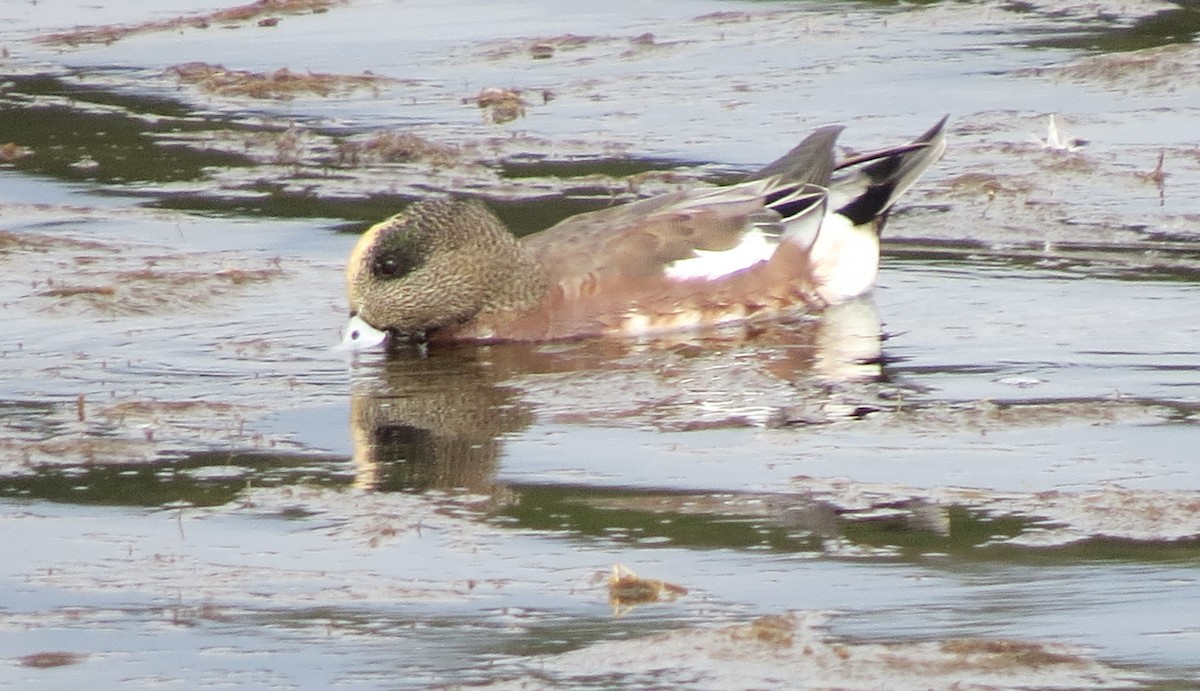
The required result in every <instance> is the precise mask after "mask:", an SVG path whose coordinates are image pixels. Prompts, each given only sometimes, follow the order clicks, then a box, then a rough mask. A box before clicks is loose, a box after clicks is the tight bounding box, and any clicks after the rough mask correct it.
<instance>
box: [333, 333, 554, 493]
mask: <svg viewBox="0 0 1200 691" xmlns="http://www.w3.org/2000/svg"><path fill="white" fill-rule="evenodd" d="M531 420H532V415H531V414H530V413H529V412H528V410H526V409H525V408H524V407H523V406H521V405H520V404H519V403H518V402H517V401H516V400H515V396H514V394H513V392H512V391H511V390H510V389H508V388H505V387H503V386H499V385H497V384H496V383H495V381H494V379H493V377H492V376H490V375H489V373H488V372H487V371H486V369H485V368H482V367H480V366H479V363H478V362H476V361H475V360H474V359H472V358H469V357H466V355H465V354H463V353H456V352H452V351H441V352H439V353H437V354H434V355H433V356H431V357H427V358H426V357H419V356H417V355H416V354H414V353H403V352H402V353H393V355H392V357H391V358H389V359H388V360H387V361H383V360H380V361H378V362H375V363H366V364H360V365H359V366H358V367H357V368H356V373H355V380H354V382H353V384H352V387H351V399H350V432H351V437H352V438H353V442H354V463H355V466H356V467H357V474H358V477H357V481H358V484H360V485H362V486H365V487H370V488H373V489H385V490H386V489H390V490H420V489H427V488H436V489H455V488H465V489H469V490H473V491H487V490H489V489H490V488H491V486H492V484H493V482H494V480H493V474H494V473H495V470H496V462H497V458H498V456H499V452H500V437H501V436H503V435H504V434H507V433H511V432H514V431H517V430H520V429H523V428H524V427H527V426H528V425H529V423H530V421H531Z"/></svg>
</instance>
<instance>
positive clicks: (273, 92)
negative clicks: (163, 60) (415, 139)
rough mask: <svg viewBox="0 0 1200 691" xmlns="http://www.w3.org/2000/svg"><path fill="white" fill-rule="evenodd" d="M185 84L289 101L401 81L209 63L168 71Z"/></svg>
mask: <svg viewBox="0 0 1200 691" xmlns="http://www.w3.org/2000/svg"><path fill="white" fill-rule="evenodd" d="M168 72H169V73H172V74H174V75H175V76H176V77H178V78H179V80H180V81H181V82H183V83H185V84H192V85H194V86H196V87H198V88H200V89H202V90H204V91H206V92H208V93H211V94H216V95H218V96H245V97H247V98H258V99H269V100H276V101H287V100H291V99H293V98H296V97H297V96H319V97H328V96H338V95H345V94H348V93H351V92H353V91H356V90H360V89H370V90H372V91H374V92H376V93H378V90H379V87H380V86H382V85H384V84H389V83H394V82H396V81H397V80H395V79H392V78H390V77H381V76H379V75H376V74H371V73H370V72H364V73H363V74H326V73H321V72H305V73H301V72H293V71H291V70H289V69H288V68H286V67H283V68H280V69H278V70H275V71H274V72H249V71H246V70H231V69H226V68H225V67H223V66H221V65H212V64H209V63H206V62H187V63H183V64H181V65H175V66H174V67H171V68H169V69H168Z"/></svg>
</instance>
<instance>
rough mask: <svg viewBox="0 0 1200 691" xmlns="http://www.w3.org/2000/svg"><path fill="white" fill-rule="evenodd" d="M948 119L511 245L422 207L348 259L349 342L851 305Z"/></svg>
mask: <svg viewBox="0 0 1200 691" xmlns="http://www.w3.org/2000/svg"><path fill="white" fill-rule="evenodd" d="M945 122H946V120H945V118H943V119H942V120H941V121H940V122H938V123H937V124H936V125H935V126H934V127H933V128H931V129H930V130H929V131H928V132H926V133H925V134H923V135H922V136H921V137H919V138H917V139H916V140H915V141H914V142H913V143H911V144H908V145H904V146H900V147H896V148H893V149H888V150H885V151H881V152H877V153H874V154H867V155H864V156H858V157H856V158H854V159H852V160H850V161H845V162H843V163H842V164H840V165H835V163H834V152H833V148H834V143H835V141H836V139H837V136H838V134H839V133H840V132H841V129H842V128H841V127H840V126H830V127H824V128H821V129H818V130H817V131H815V132H814V133H813V134H811V135H809V137H808V138H806V139H805V140H804V141H803V142H801V143H800V144H799V145H798V146H797V147H795V148H794V149H792V151H790V152H788V153H787V154H786V155H784V156H783V157H782V158H780V159H779V160H777V161H775V162H774V163H772V164H770V165H768V166H767V167H766V168H764V169H762V170H761V171H759V172H758V173H756V174H755V175H753V176H752V177H751V178H750V179H749V180H747V181H746V182H742V183H739V184H736V185H731V186H728V187H720V188H707V189H698V190H689V191H681V192H676V193H672V194H667V195H663V196H660V197H655V198H652V199H646V200H642V201H639V202H635V203H632V204H628V205H625V206H620V207H615V208H611V209H604V210H601V211H596V212H592V213H587V214H580V215H578V216H574V217H572V218H568V219H567V220H565V221H563V222H561V223H559V224H558V225H557V226H554V227H553V228H550V229H548V230H545V231H542V232H539V233H535V234H533V235H530V236H527V237H525V238H523V239H521V240H517V239H516V238H514V237H513V236H512V234H511V233H510V232H509V231H508V229H507V228H505V227H504V225H503V223H501V222H500V220H499V219H497V218H496V216H495V215H493V214H492V213H491V212H490V211H489V210H488V209H487V208H486V207H484V206H483V204H481V203H479V202H475V201H446V200H434V201H425V202H419V203H417V204H414V205H413V206H411V207H409V208H408V209H407V210H405V212H403V213H401V214H398V215H396V216H394V217H392V218H391V219H388V220H387V221H384V222H383V223H380V224H377V225H376V226H374V227H373V228H371V229H370V230H368V231H367V233H366V234H364V236H363V237H362V238H361V239H360V240H359V242H358V244H357V245H356V246H355V248H354V251H353V252H352V253H351V256H350V260H349V263H348V266H347V286H348V293H349V299H350V307H351V314H352V318H351V324H350V328H348V329H347V336H348V338H349V339H350V340H351V341H357V342H359V343H366V342H367V341H372V340H373V341H376V342H377V341H380V340H382V339H383V335H384V333H390V334H393V335H396V336H401V337H405V338H414V339H416V340H424V339H426V338H428V339H431V340H438V341H476V342H488V341H544V340H561V339H572V338H579V337H585V336H598V335H610V334H611V335H625V336H645V335H648V334H659V333H663V332H669V331H675V330H680V329H689V328H695V327H703V326H711V325H714V324H725V323H731V322H744V321H748V320H758V319H762V318H773V317H778V316H780V315H782V314H785V313H788V312H791V311H795V310H797V309H803V310H809V311H811V310H820V309H824V308H825V307H827V306H829V305H834V304H839V303H842V302H846V301H848V300H850V299H853V298H855V297H858V296H860V295H862V294H864V293H866V292H868V291H869V290H870V289H871V288H872V287H873V286H874V283H875V276H876V272H877V270H878V264H879V242H878V234H879V231H880V229H881V228H882V226H883V222H884V219H885V218H886V216H887V213H888V210H889V209H890V208H891V205H892V204H893V202H895V200H896V199H897V198H898V197H899V196H900V195H901V194H902V193H903V192H904V191H905V190H907V189H908V188H909V187H910V186H911V185H912V184H913V183H914V182H915V181H916V180H917V178H918V177H919V176H920V175H921V173H923V172H924V171H925V170H926V169H927V168H928V167H929V166H930V165H932V164H933V163H934V162H935V161H936V160H937V159H938V158H939V157H940V156H941V154H942V152H943V150H944V149H945V132H944V125H945ZM835 171H837V174H836V175H835ZM380 330H382V331H380Z"/></svg>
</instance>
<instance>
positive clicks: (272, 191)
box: [0, 0, 1200, 688]
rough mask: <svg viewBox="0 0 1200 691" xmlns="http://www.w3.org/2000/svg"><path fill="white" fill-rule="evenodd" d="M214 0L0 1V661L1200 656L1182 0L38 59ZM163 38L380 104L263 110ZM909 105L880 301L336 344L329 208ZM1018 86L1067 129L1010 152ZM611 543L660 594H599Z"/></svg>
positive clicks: (1116, 677)
mask: <svg viewBox="0 0 1200 691" xmlns="http://www.w3.org/2000/svg"><path fill="white" fill-rule="evenodd" d="M213 9H214V8H213V7H212V6H211V5H209V4H208V3H200V2H197V3H189V4H187V5H186V6H182V5H178V4H172V6H171V7H169V8H166V7H164V8H159V9H153V8H140V7H139V8H136V9H135V8H131V7H126V6H124V5H119V4H118V5H112V6H110V5H106V4H103V3H101V4H95V3H91V4H84V5H79V6H77V7H72V8H70V11H69V12H67V13H66V14H65V15H64V14H62V12H63V10H64V7H62V6H60V5H57V4H53V3H39V4H37V5H23V6H20V7H18V6H17V5H12V6H6V7H4V8H0V16H2V17H4V19H5V21H4V23H3V24H4V29H3V30H0V46H3V47H4V48H5V49H6V51H7V52H6V53H5V54H4V57H2V58H0V66H3V68H4V71H5V73H6V74H7V75H8V76H7V77H6V78H5V80H4V81H3V84H2V86H0V104H2V106H0V145H4V144H6V143H8V142H10V141H11V142H12V143H13V145H14V148H11V149H4V151H7V152H8V153H7V154H6V157H7V158H9V159H11V160H9V161H7V162H5V163H2V164H0V231H2V232H0V266H2V267H3V269H4V271H3V274H2V275H3V278H2V279H0V306H2V309H3V312H4V316H5V321H6V329H5V336H4V338H3V340H0V367H2V368H3V371H4V372H5V376H4V377H2V378H0V410H2V411H3V418H2V420H3V422H2V423H0V521H2V522H3V527H2V528H0V531H3V532H2V533H0V534H3V535H4V536H5V540H6V545H8V547H9V549H7V550H6V554H7V556H6V558H5V559H4V560H3V561H2V562H0V578H3V582H4V583H5V586H6V587H4V588H3V589H2V590H0V592H3V595H0V659H2V660H3V664H0V685H4V686H8V685H11V686H13V687H14V688H33V687H44V688H57V687H61V686H65V685H69V684H77V683H82V682H84V680H86V682H87V683H90V684H93V685H97V686H99V687H116V686H126V685H130V684H171V685H184V686H188V687H203V686H214V685H221V684H229V683H236V684H238V685H239V686H246V687H268V686H270V687H278V686H291V687H305V688H309V687H311V688H327V687H330V686H335V685H337V686H354V687H380V686H382V687H389V688H424V687H429V686H446V685H455V684H483V685H490V686H497V687H506V686H508V685H526V686H532V687H534V688H538V687H574V688H613V687H618V688H622V687H623V688H635V687H636V688H642V687H647V686H656V685H657V686H663V687H665V686H672V687H690V688H729V687H739V686H740V687H758V688H763V687H788V688H792V687H795V686H796V685H797V684H800V685H808V686H815V687H822V686H824V687H828V686H831V685H838V686H848V687H860V688H877V687H880V686H884V685H887V686H890V687H912V688H929V687H935V688H936V687H946V686H950V685H952V684H955V683H958V684H960V685H964V686H967V687H970V686H972V685H975V686H987V685H990V686H992V687H1025V688H1029V687H1035V688H1049V687H1060V688H1079V687H1083V686H1108V687H1114V686H1115V687H1129V686H1151V687H1163V688H1187V687H1190V686H1193V685H1196V684H1198V683H1200V667H1198V666H1197V662H1196V661H1197V660H1198V659H1200V656H1198V655H1197V651H1200V643H1198V641H1200V630H1198V629H1197V627H1196V624H1195V623H1194V621H1193V620H1194V616H1193V612H1194V611H1195V610H1196V608H1197V605H1198V604H1200V603H1198V602H1197V595H1198V594H1200V589H1198V588H1197V579H1198V575H1197V574H1198V572H1197V567H1198V566H1200V542H1198V540H1200V511H1198V510H1197V507H1198V506H1200V476H1198V473H1197V464H1196V462H1195V458H1194V457H1195V453H1194V446H1195V444H1194V443H1193V440H1194V439H1195V437H1196V425H1197V419H1198V418H1197V410H1198V407H1200V393H1198V392H1200V375H1198V372H1200V366H1198V361H1200V351H1198V348H1197V344H1198V343H1200V326H1197V320H1196V319H1195V315H1196V314H1197V312H1196V309H1195V306H1194V302H1195V300H1194V298H1195V293H1196V281H1197V276H1200V270H1198V269H1200V251H1197V249H1196V247H1197V245H1196V244H1195V242H1196V237H1197V232H1196V229H1197V226H1196V219H1197V218H1200V195H1197V194H1196V192H1195V190H1196V189H1200V186H1198V185H1197V183H1198V182H1200V155H1197V151H1198V149H1197V146H1198V142H1197V141H1196V139H1195V134H1194V131H1193V128H1192V124H1193V123H1194V121H1195V117H1196V115H1197V113H1196V108H1197V106H1196V104H1197V103H1200V100H1197V98H1196V96H1197V89H1196V87H1195V83H1196V82H1195V67H1194V65H1195V64H1196V48H1195V46H1194V45H1193V44H1192V43H1191V40H1192V38H1191V37H1192V33H1191V29H1190V28H1189V27H1192V26H1194V24H1195V23H1194V20H1195V16H1194V15H1195V14H1196V13H1195V10H1194V9H1192V8H1190V7H1188V6H1177V5H1174V4H1171V3H1151V2H1147V3H1134V4H1126V3H1122V4H1119V5H1118V4H1114V5H1112V6H1110V7H1104V8H1101V9H1102V10H1103V11H1101V12H1100V13H1094V12H1092V11H1090V10H1085V9H1080V10H1078V11H1075V10H1067V11H1062V12H1059V11H1054V8H1052V7H1051V6H1049V5H1046V6H1044V7H1043V6H1041V5H1038V4H1037V3H1032V4H1021V5H1019V6H1018V5H1012V4H1008V5H1003V4H988V3H984V4H967V5H963V4H959V3H929V4H922V5H916V6H908V5H899V6H897V5H891V4H876V3H839V4H836V5H831V4H827V3H802V2H801V3H783V2H780V3H737V2H697V1H696V0H679V1H678V2H671V3H659V4H656V5H655V6H654V7H653V8H646V7H643V6H642V5H640V4H635V3H624V4H617V5H606V6H605V8H604V9H603V10H594V11H590V12H586V13H579V12H572V13H565V12H562V11H561V10H559V9H557V8H556V7H550V6H544V5H539V4H536V3H533V4H511V3H510V4H508V5H499V6H497V5H495V4H494V3H480V4H472V5H462V4H458V5H456V6H455V7H453V8H446V7H442V6H441V5H439V4H437V3H425V4H420V3H418V4H413V3H397V2H372V3H353V4H347V5H333V6H330V7H328V8H327V11H323V12H320V13H316V14H314V13H308V12H304V13H300V14H294V15H293V14H279V15H277V18H278V19H279V21H278V24H277V25H275V26H258V25H257V21H258V19H259V18H258V17H256V18H254V19H251V20H248V21H245V22H242V23H240V24H232V25H230V26H224V25H222V24H221V23H219V22H218V23H215V24H213V25H211V26H209V28H205V29H199V28H191V27H190V26H184V27H182V28H181V27H180V26H175V27H174V28H172V29H169V30H160V31H140V32H134V33H131V34H129V35H128V36H123V37H119V38H118V39H117V40H114V41H112V42H109V43H97V44H82V45H71V44H69V43H65V44H64V43H61V42H60V43H53V42H51V43H48V42H45V41H41V40H38V38H37V37H39V36H44V35H45V34H47V33H50V32H54V31H64V30H67V29H70V28H71V27H72V26H73V25H74V24H76V23H86V24H89V25H110V26H123V27H133V26H136V25H137V24H138V23H140V22H146V21H166V20H170V19H171V18H173V17H179V16H181V13H182V14H184V15H186V14H188V13H193V14H194V15H195V16H196V17H199V16H201V15H203V14H204V13H206V12H211V11H212V10H213ZM63 16H67V17H69V18H70V19H68V20H63V19H62V17H63ZM647 34H652V36H647ZM535 42H537V43H546V44H548V45H551V46H552V47H553V55H552V56H551V57H550V58H549V59H534V58H533V57H531V55H530V52H529V50H530V48H529V47H530V45H531V44H532V43H535ZM1131 49H1138V50H1136V51H1135V52H1120V51H1127V50H1131ZM194 61H203V62H205V63H209V64H212V65H216V64H220V65H223V66H224V67H225V68H226V69H227V70H243V71H245V74H244V75H243V77H242V78H245V79H252V78H253V76H254V75H253V74H250V73H264V74H269V73H272V72H274V71H275V70H278V69H279V68H282V67H286V68H288V70H290V71H291V72H293V73H296V74H301V75H303V74H307V73H308V72H310V71H311V72H313V73H326V74H332V75H353V76H361V75H363V73H364V72H367V71H369V72H370V73H371V74H373V75H376V76H379V77H385V78H388V79H389V80H395V81H381V82H378V83H376V84H374V86H372V87H370V88H351V87H346V90H345V91H337V92H336V93H334V94H333V95H330V96H320V95H315V94H314V93H310V92H305V91H303V90H301V91H297V92H296V93H292V94H283V96H286V97H280V98H254V97H248V96H245V95H238V94H232V93H213V92H207V91H204V90H202V89H201V88H200V87H199V86H197V85H195V84H187V83H181V82H180V80H179V79H178V77H177V76H176V73H175V72H173V71H172V70H171V68H172V66H174V65H178V64H181V63H188V62H194ZM487 87H503V88H516V89H519V90H520V91H521V97H522V98H523V99H524V101H525V105H524V109H525V112H524V115H523V116H521V117H518V118H516V119H515V120H513V121H511V122H507V123H502V124H497V123H495V122H493V121H492V119H491V118H490V114H489V113H488V111H486V110H483V109H480V108H479V107H477V105H476V103H475V96H476V95H477V94H478V93H479V92H480V91H481V90H482V89H484V88H487ZM944 112H950V113H952V114H953V122H954V130H953V132H952V134H951V141H950V151H949V153H948V155H947V157H946V158H945V159H944V160H943V161H942V162H941V163H940V164H938V166H936V167H935V169H934V170H932V171H931V172H930V173H929V174H928V175H927V176H926V177H925V178H924V179H923V180H922V181H921V183H920V184H919V185H918V186H917V188H916V189H914V190H912V191H911V192H910V193H909V194H908V195H907V196H906V198H905V200H904V202H903V203H902V204H901V208H900V209H898V211H897V213H896V214H895V215H894V217H893V218H892V220H891V221H890V223H889V226H888V228H887V233H886V237H885V240H886V242H885V245H884V253H885V258H884V268H883V271H882V273H881V278H880V287H879V289H878V290H877V291H876V293H875V295H874V296H873V298H872V299H871V300H869V301H865V302H863V303H858V304H853V305H848V306H846V309H842V310H838V311H836V312H834V313H831V314H828V315H826V316H825V317H824V318H822V319H819V320H808V321H800V322H797V323H791V324H781V325H775V326H771V327H769V328H764V329H760V330H757V331H756V332H755V333H753V334H750V335H749V336H747V335H746V334H742V333H737V332H729V333H723V334H715V335H707V336H704V337H700V336H694V337H693V336H684V337H681V338H679V339H674V340H664V341H654V342H646V343H610V342H599V341H598V342H586V343H578V344H555V345H544V346H491V347H485V348H443V349H439V350H434V351H432V352H430V353H429V354H428V356H427V357H422V356H420V355H419V354H417V353H410V352H400V353H396V354H394V355H393V356H392V357H391V358H384V357H381V356H378V355H363V356H359V357H356V358H351V357H349V356H347V355H345V354H344V353H341V352H338V351H335V350H334V349H333V348H332V346H333V345H334V343H335V342H336V340H337V330H338V328H339V326H340V324H341V321H342V319H343V318H344V315H345V305H344V304H343V297H342V290H343V289H342V280H343V278H342V263H343V261H344V257H345V255H346V254H347V253H348V251H349V249H350V247H351V246H352V244H353V242H354V240H355V239H356V237H357V235H356V233H357V232H358V231H360V230H361V229H362V228H363V227H364V226H365V224H367V223H370V222H373V221H376V220H379V219H381V218H383V217H385V216H387V215H388V214H390V213H393V212H394V211H395V210H397V209H398V208H400V207H401V206H402V205H403V204H404V203H405V202H406V201H408V200H411V199H415V198H420V197H423V196H429V195H432V194H438V193H442V192H446V191H453V192H456V193H465V194H473V195H476V196H480V197H483V198H484V199H486V200H488V201H489V202H490V203H491V204H492V205H493V206H494V208H496V209H497V210H498V212H499V213H500V214H501V215H502V216H503V217H504V218H505V219H506V220H507V221H508V222H509V223H510V224H512V226H513V227H514V229H516V230H517V231H518V232H530V231H533V230H536V229H538V228H541V227H545V226H546V225H548V224H550V223H552V222H554V221H556V220H557V219H559V218H562V217H564V216H566V215H569V214H572V213H577V212H579V211H582V210H585V209H590V208H598V207H600V206H604V205H607V204H611V203H613V202H614V201H624V200H628V199H632V198H635V197H636V196H638V195H645V194H651V193H654V192H657V191H664V190H669V189H673V188H674V186H676V185H679V184H703V183H704V182H706V181H721V180H731V179H736V177H737V176H738V175H739V174H741V173H743V172H745V171H748V170H751V169H753V168H754V167H755V166H756V165H761V164H762V163H764V162H766V161H769V160H771V159H773V158H775V157H776V156H777V155H778V154H779V153H780V152H781V151H783V150H786V148H788V147H790V146H791V145H792V143H793V142H794V141H796V140H798V139H799V138H800V137H802V136H803V135H804V134H805V133H806V132H807V131H808V130H810V129H811V128H813V127H815V126H818V125H820V124H824V123H827V122H831V121H839V122H846V123H848V125H849V126H848V128H847V131H846V133H845V135H844V136H843V142H844V143H845V144H846V145H847V146H851V147H855V148H859V149H868V148H872V147H877V146H882V145H887V144H891V143H895V142H898V141H904V140H906V139H907V138H909V137H911V136H913V135H915V134H917V133H919V132H921V131H923V130H924V129H925V128H926V127H927V126H928V125H929V124H930V123H932V122H933V121H935V120H936V119H937V118H938V117H940V116H941V114H942V113H944ZM1049 113H1058V114H1059V117H1060V123H1061V124H1062V126H1063V128H1064V129H1065V130H1066V131H1067V134H1069V135H1070V136H1079V137H1083V138H1086V139H1088V140H1090V141H1089V143H1088V144H1087V145H1086V146H1085V147H1084V148H1083V149H1081V150H1079V151H1076V152H1072V153H1068V152H1057V151H1046V150H1044V149H1043V148H1042V147H1041V145H1040V144H1038V143H1037V141H1036V140H1037V139H1038V138H1044V137H1045V136H1046V117H1047V115H1048V114H1049ZM380 133H393V134H406V135H415V136H416V137H417V139H415V140H404V141H406V142H408V145H409V146H410V147H411V148H410V149H409V150H406V152H404V153H403V155H399V154H397V153H396V152H395V151H392V152H384V151H383V150H382V149H381V148H380V142H381V141H383V140H380V139H376V137H378V135H379V134H380ZM1160 153H1161V154H1162V156H1163V166H1162V172H1163V173H1164V174H1165V176H1160V177H1156V176H1154V174H1153V169H1154V167H1155V164H1156V161H1157V159H1158V156H1159V154H1160ZM880 332H882V333H883V334H885V338H884V339H883V340H882V341H880V340H879V339H877V338H873V337H868V338H864V337H863V334H868V335H871V334H876V333H880ZM614 563H622V564H625V565H627V566H629V567H631V568H633V569H634V570H636V571H637V572H638V573H639V574H641V575H643V576H646V577H649V578H657V579H665V580H667V581H670V582H673V583H677V584H679V585H681V586H683V587H685V588H687V589H688V593H687V594H686V595H684V596H682V597H680V598H679V599H677V600H675V601H673V602H662V603H652V604H643V605H640V606H635V607H632V608H622V607H617V608H616V609H615V610H614V607H613V605H612V604H610V602H609V597H608V592H607V586H606V583H607V580H606V579H607V577H608V572H609V570H610V569H611V567H612V565H613V564H614ZM789 612H790V613H793V616H794V617H795V618H794V619H791V620H788V621H789V622H791V623H787V624H780V623H779V622H780V621H783V620H782V619H767V620H756V619H755V618H756V617H760V616H777V615H782V614H786V613H789ZM749 622H757V623H749ZM764 622H765V623H764ZM772 622H774V623H772ZM738 627H742V628H738ZM746 627H750V628H746ZM755 627H757V628H755ZM747 631H748V632H749V633H747ZM1060 646H1061V647H1060ZM981 651H982V652H981Z"/></svg>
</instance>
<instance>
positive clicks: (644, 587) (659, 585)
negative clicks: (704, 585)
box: [608, 564, 688, 614]
mask: <svg viewBox="0 0 1200 691" xmlns="http://www.w3.org/2000/svg"><path fill="white" fill-rule="evenodd" d="M687 592H688V591H687V588H685V587H683V586H681V585H676V584H674V583H668V582H667V581H660V580H658V579H656V578H642V577H641V576H639V575H637V574H636V573H634V572H633V569H631V568H629V567H628V566H625V565H624V564H613V568H612V574H611V575H610V576H609V577H608V601H609V603H610V604H612V606H613V613H614V614H624V613H625V612H627V611H629V610H630V609H632V608H633V607H635V606H637V605H646V604H650V603H652V602H671V601H673V600H675V599H676V598H678V597H679V596H681V595H687Z"/></svg>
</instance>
